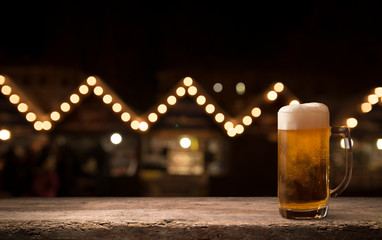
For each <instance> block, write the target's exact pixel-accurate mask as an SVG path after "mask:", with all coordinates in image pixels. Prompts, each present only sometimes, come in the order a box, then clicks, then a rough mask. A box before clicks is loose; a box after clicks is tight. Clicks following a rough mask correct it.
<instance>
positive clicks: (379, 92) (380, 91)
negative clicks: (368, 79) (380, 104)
mask: <svg viewBox="0 0 382 240" xmlns="http://www.w3.org/2000/svg"><path fill="white" fill-rule="evenodd" d="M374 93H375V95H377V96H378V97H382V87H377V88H375V89H374Z"/></svg>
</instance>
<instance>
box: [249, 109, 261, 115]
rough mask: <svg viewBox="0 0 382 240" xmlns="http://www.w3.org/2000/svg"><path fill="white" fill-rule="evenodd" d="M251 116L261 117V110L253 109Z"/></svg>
mask: <svg viewBox="0 0 382 240" xmlns="http://www.w3.org/2000/svg"><path fill="white" fill-rule="evenodd" d="M251 114H252V116H254V117H259V116H260V115H261V109H260V108H258V107H255V108H253V109H252V111H251Z"/></svg>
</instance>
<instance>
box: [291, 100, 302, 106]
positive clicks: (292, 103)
mask: <svg viewBox="0 0 382 240" xmlns="http://www.w3.org/2000/svg"><path fill="white" fill-rule="evenodd" d="M299 104H300V102H299V101H298V100H292V101H290V103H289V105H299Z"/></svg>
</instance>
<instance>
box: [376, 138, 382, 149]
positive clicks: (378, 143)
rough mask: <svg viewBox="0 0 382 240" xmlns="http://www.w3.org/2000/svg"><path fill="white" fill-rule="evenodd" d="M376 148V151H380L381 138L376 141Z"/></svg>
mask: <svg viewBox="0 0 382 240" xmlns="http://www.w3.org/2000/svg"><path fill="white" fill-rule="evenodd" d="M377 148H378V150H382V138H379V139H378V140H377Z"/></svg>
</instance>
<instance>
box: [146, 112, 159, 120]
mask: <svg viewBox="0 0 382 240" xmlns="http://www.w3.org/2000/svg"><path fill="white" fill-rule="evenodd" d="M147 118H148V119H149V121H150V122H156V121H157V120H158V115H157V114H156V113H150V114H149V116H148V117H147Z"/></svg>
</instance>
